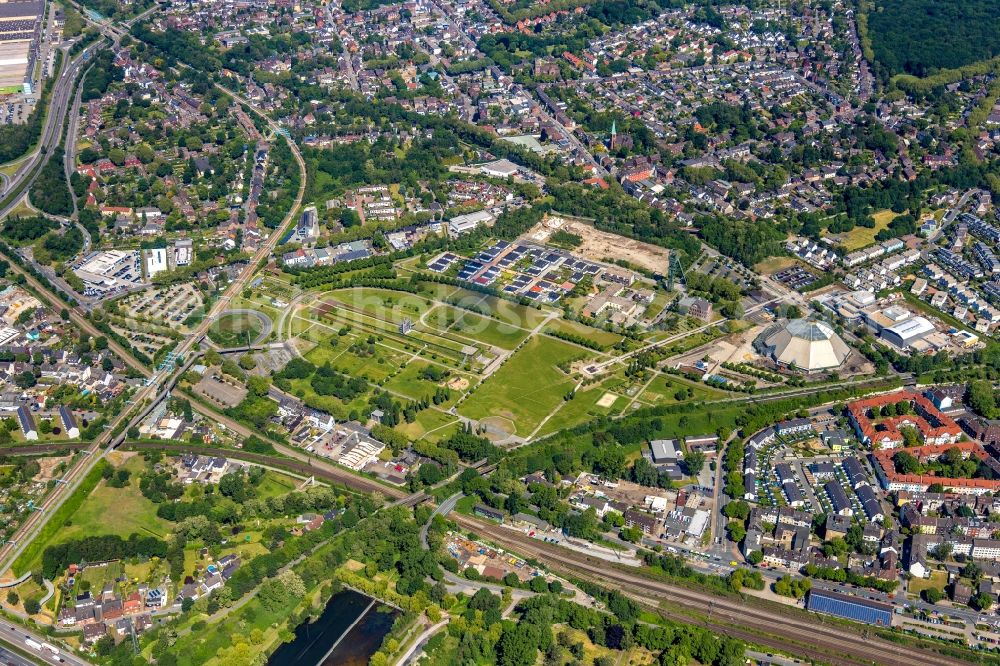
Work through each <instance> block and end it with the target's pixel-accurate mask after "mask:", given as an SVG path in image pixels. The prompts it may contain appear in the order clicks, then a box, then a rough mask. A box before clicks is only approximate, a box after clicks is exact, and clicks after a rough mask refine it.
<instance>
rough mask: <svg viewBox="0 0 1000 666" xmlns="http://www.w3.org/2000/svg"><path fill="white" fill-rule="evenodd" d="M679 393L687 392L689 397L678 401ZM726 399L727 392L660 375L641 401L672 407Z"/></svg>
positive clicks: (642, 396)
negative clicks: (672, 405)
mask: <svg viewBox="0 0 1000 666" xmlns="http://www.w3.org/2000/svg"><path fill="white" fill-rule="evenodd" d="M679 391H685V392H687V397H685V398H683V400H678V399H677V397H676V396H677V393H678V392H679ZM724 397H726V393H725V392H723V391H719V390H716V389H713V388H710V387H708V386H705V385H704V384H697V383H695V382H691V381H688V380H686V379H681V378H679V377H671V376H669V375H660V376H659V377H657V378H656V379H654V380H653V381H652V383H650V385H649V386H648V387H647V388H646V390H645V391H643V392H642V394H640V396H639V399H640V400H642V401H643V402H646V403H649V404H651V405H670V404H674V403H676V402H684V401H689V400H690V401H699V400H717V399H719V398H724Z"/></svg>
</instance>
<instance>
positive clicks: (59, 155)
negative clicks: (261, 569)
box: [30, 148, 73, 215]
mask: <svg viewBox="0 0 1000 666" xmlns="http://www.w3.org/2000/svg"><path fill="white" fill-rule="evenodd" d="M63 155H64V153H63V149H62V148H55V149H54V150H53V151H52V154H51V155H49V160H48V161H47V162H46V163H45V166H43V167H42V170H41V171H39V172H38V177H37V178H36V179H35V182H34V184H33V185H32V186H31V194H30V197H31V203H32V205H34V206H35V208H38V209H39V210H41V211H44V212H46V213H48V214H50V215H69V214H70V213H72V212H73V195H72V193H71V192H70V191H69V183H68V182H67V180H66V170H65V167H64V165H63Z"/></svg>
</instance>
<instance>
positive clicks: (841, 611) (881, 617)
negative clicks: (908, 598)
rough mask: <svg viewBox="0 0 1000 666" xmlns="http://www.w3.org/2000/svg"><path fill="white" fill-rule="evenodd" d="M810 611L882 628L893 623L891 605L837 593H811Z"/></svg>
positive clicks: (817, 591) (816, 591)
mask: <svg viewBox="0 0 1000 666" xmlns="http://www.w3.org/2000/svg"><path fill="white" fill-rule="evenodd" d="M809 610H811V611H816V612H818V613H827V614H828V615H836V616H837V617H843V618H846V619H848V620H854V621H855V622H864V623H865V624H876V625H879V626H882V627H887V626H889V625H890V624H891V623H892V606H890V605H889V604H882V603H878V602H875V601H865V600H863V599H856V598H853V597H849V596H847V595H846V594H839V593H837V592H826V591H822V590H812V591H810V592H809Z"/></svg>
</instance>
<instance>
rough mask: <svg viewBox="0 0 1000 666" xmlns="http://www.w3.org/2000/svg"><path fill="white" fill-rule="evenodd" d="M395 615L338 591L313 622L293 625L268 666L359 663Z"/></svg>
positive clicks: (371, 651) (377, 643) (375, 647)
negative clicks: (289, 639)
mask: <svg viewBox="0 0 1000 666" xmlns="http://www.w3.org/2000/svg"><path fill="white" fill-rule="evenodd" d="M397 615H398V612H397V611H395V610H393V609H391V608H389V607H387V606H385V605H383V604H380V603H379V602H378V601H375V600H373V599H371V598H370V597H366V596H365V595H363V594H360V593H358V592H354V591H353V590H344V591H343V592H338V593H337V594H335V595H333V597H331V598H330V601H329V602H327V604H326V608H324V609H323V613H322V614H321V615H320V616H319V618H318V619H317V620H316V621H315V622H304V623H303V624H301V625H299V626H298V627H296V629H295V640H293V641H292V642H291V643H284V644H283V645H281V646H280V647H279V648H278V649H277V650H276V651H275V652H274V654H272V655H271V658H270V659H269V660H268V662H267V663H268V666H363V665H364V664H367V663H368V660H369V659H370V658H371V656H372V655H373V654H375V652H376V651H378V649H379V647H380V646H381V645H382V641H383V639H384V638H385V636H386V634H388V633H389V630H390V629H392V623H393V622H394V621H395V620H396V616H397ZM334 646H336V647H334ZM331 648H332V650H331Z"/></svg>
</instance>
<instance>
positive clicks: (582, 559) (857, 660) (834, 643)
mask: <svg viewBox="0 0 1000 666" xmlns="http://www.w3.org/2000/svg"><path fill="white" fill-rule="evenodd" d="M450 518H451V519H452V520H454V521H455V522H456V523H458V524H459V525H460V526H462V527H463V528H466V529H469V530H472V531H474V532H476V533H477V534H483V535H486V536H488V537H489V538H490V539H491V540H493V541H494V542H496V543H498V544H500V545H502V546H505V547H508V548H510V549H511V550H512V551H515V552H518V553H520V554H522V555H525V556H528V557H533V558H535V559H537V560H538V561H539V562H544V563H545V565H546V566H547V567H549V568H550V569H553V570H555V571H561V572H562V573H564V574H568V575H571V576H575V577H578V578H583V579H585V580H590V581H592V582H595V583H598V584H600V585H602V586H604V587H610V588H614V589H617V590H619V591H621V592H622V593H624V594H626V595H628V596H629V597H631V598H633V599H636V600H638V601H639V602H640V603H641V604H643V605H644V606H646V607H649V608H651V609H655V610H656V612H659V613H665V614H666V615H668V616H669V617H673V618H676V619H679V620H683V621H684V622H691V621H692V617H691V616H690V615H689V614H687V613H683V612H679V611H675V610H673V609H672V608H671V605H674V606H676V607H682V608H685V609H688V610H693V611H695V612H697V613H700V614H703V615H704V616H705V618H706V619H702V620H701V621H700V624H702V626H705V627H708V628H710V629H712V630H714V631H717V632H720V633H723V634H726V635H728V636H733V637H736V638H742V639H744V640H748V641H751V642H753V643H756V644H760V645H767V646H770V647H773V648H775V649H779V650H787V651H789V652H793V653H795V654H799V655H801V656H806V657H809V658H811V659H816V660H819V661H822V662H826V663H832V664H837V665H838V666H840V665H842V666H858V665H859V664H885V665H886V666H958V665H959V664H965V663H967V662H964V661H959V660H956V659H952V658H949V657H946V656H944V655H940V654H935V653H927V652H926V651H921V650H914V649H913V648H910V647H907V646H905V645H898V644H896V643H892V642H891V641H887V640H884V639H880V638H877V637H874V636H871V635H867V632H862V633H858V632H852V631H849V630H846V629H843V628H840V627H835V626H831V625H825V624H823V623H822V621H821V620H820V619H819V616H809V617H803V618H801V619H800V618H795V617H791V616H789V615H787V614H784V613H781V612H774V611H769V610H766V609H762V608H757V607H755V606H754V605H753V604H751V603H745V602H743V601H740V600H734V599H730V598H726V597H720V596H715V595H712V594H711V593H702V592H697V591H692V590H689V589H687V588H684V587H680V586H676V585H672V584H670V583H665V582H661V581H657V580H652V579H650V578H647V577H644V576H639V575H635V574H630V573H628V572H625V571H622V570H620V569H617V568H615V567H614V565H612V564H610V563H608V562H607V561H605V560H600V559H596V558H590V557H588V556H586V555H582V554H579V553H576V552H574V551H571V550H568V549H566V548H562V547H560V546H555V545H552V544H549V543H546V542H543V541H539V540H537V539H532V538H530V537H527V536H525V535H521V534H518V533H516V532H512V531H510V530H505V529H503V528H499V527H496V526H492V525H489V524H487V523H484V522H482V521H479V520H475V519H472V518H468V517H466V516H460V515H452V516H450ZM651 599H656V600H659V601H661V602H666V603H661V604H657V605H653V604H652V603H651Z"/></svg>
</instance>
